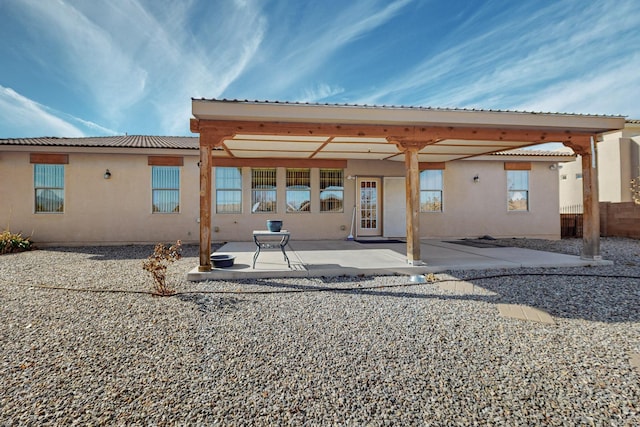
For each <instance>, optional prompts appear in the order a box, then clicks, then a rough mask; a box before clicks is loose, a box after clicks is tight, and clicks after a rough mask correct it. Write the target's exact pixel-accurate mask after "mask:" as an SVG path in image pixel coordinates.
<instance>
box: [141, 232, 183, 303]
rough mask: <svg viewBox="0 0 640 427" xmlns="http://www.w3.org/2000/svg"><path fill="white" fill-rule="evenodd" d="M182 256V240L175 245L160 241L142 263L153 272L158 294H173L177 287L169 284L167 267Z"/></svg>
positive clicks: (155, 288) (154, 289) (144, 267)
mask: <svg viewBox="0 0 640 427" xmlns="http://www.w3.org/2000/svg"><path fill="white" fill-rule="evenodd" d="M180 258H182V242H180V240H178V241H177V242H176V244H175V245H172V246H170V247H168V248H167V247H166V246H165V245H164V244H163V243H158V244H157V245H156V247H155V249H154V250H153V254H152V255H150V256H149V258H147V260H146V261H144V262H143V263H142V268H143V269H145V270H147V271H148V272H150V273H151V276H152V277H153V291H154V293H155V294H157V295H163V296H166V295H173V294H175V289H173V288H171V286H169V285H167V267H169V264H171V263H172V262H174V261H177V260H179V259H180Z"/></svg>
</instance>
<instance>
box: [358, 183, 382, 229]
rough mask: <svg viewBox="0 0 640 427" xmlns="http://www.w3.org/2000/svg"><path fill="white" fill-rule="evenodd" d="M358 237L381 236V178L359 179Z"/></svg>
mask: <svg viewBox="0 0 640 427" xmlns="http://www.w3.org/2000/svg"><path fill="white" fill-rule="evenodd" d="M358 191H359V200H358V236H380V230H381V223H380V203H379V200H380V178H360V177H358Z"/></svg>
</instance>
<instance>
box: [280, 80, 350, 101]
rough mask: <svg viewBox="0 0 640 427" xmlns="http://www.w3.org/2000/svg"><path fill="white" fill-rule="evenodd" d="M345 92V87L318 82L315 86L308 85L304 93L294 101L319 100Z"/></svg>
mask: <svg viewBox="0 0 640 427" xmlns="http://www.w3.org/2000/svg"><path fill="white" fill-rule="evenodd" d="M343 92H344V88H341V87H339V86H331V85H328V84H326V83H321V84H317V85H315V86H313V87H307V88H305V89H304V90H303V91H302V94H301V95H300V96H298V97H296V98H294V99H292V101H297V102H318V101H321V100H323V99H325V98H329V97H331V96H335V95H338V94H340V93H343Z"/></svg>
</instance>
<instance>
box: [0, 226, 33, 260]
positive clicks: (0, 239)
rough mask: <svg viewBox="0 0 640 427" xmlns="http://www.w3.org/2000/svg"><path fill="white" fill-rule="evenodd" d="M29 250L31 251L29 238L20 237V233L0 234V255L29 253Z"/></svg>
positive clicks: (6, 231) (31, 244)
mask: <svg viewBox="0 0 640 427" xmlns="http://www.w3.org/2000/svg"><path fill="white" fill-rule="evenodd" d="M31 249H33V243H32V242H31V240H29V237H26V238H25V237H22V235H21V234H20V233H12V232H10V231H9V230H4V231H3V232H2V233H0V255H1V254H9V253H14V252H23V251H30V250H31Z"/></svg>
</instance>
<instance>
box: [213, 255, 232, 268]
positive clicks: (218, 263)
mask: <svg viewBox="0 0 640 427" xmlns="http://www.w3.org/2000/svg"><path fill="white" fill-rule="evenodd" d="M235 259H236V257H235V256H233V255H223V254H219V255H211V262H212V263H213V266H214V267H215V268H227V267H233V263H234V261H235Z"/></svg>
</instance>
